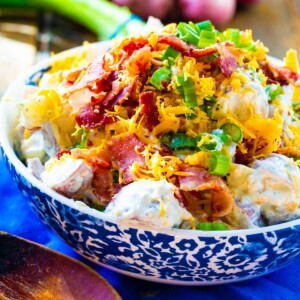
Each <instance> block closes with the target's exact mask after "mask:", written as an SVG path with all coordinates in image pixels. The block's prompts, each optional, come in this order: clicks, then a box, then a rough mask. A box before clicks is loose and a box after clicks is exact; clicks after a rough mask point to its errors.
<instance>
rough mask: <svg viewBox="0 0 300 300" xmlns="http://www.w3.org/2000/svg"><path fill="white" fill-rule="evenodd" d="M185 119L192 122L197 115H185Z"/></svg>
mask: <svg viewBox="0 0 300 300" xmlns="http://www.w3.org/2000/svg"><path fill="white" fill-rule="evenodd" d="M185 117H186V118H187V119H188V120H194V119H196V118H197V115H196V114H195V113H189V114H185Z"/></svg>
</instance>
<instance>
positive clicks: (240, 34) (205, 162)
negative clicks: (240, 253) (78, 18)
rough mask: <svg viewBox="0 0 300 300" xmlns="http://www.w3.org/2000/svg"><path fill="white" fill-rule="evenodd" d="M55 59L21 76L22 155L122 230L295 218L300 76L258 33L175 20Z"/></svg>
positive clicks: (39, 173) (52, 184)
mask: <svg viewBox="0 0 300 300" xmlns="http://www.w3.org/2000/svg"><path fill="white" fill-rule="evenodd" d="M97 49H100V48H99V47H98V46H97V45H96V46H93V45H88V44H87V45H84V46H82V47H81V48H80V49H75V50H72V51H68V52H66V53H62V54H59V55H56V56H54V57H53V58H52V59H51V63H50V65H49V66H48V67H46V68H44V69H42V70H39V71H38V72H37V73H35V74H32V76H30V77H29V78H28V79H27V83H26V86H25V87H24V91H23V96H22V98H21V99H19V102H18V107H19V112H20V113H19V116H18V120H17V124H16V128H15V132H16V136H17V145H16V149H17V152H18V154H19V157H20V159H21V160H22V161H23V162H24V164H26V166H27V167H28V169H29V171H30V172H31V173H32V174H33V176H35V177H36V178H38V179H39V180H40V181H42V182H43V183H44V184H45V185H46V186H48V187H49V188H51V189H53V190H55V191H56V192H57V193H59V194H61V195H63V196H65V197H68V198H70V199H73V200H76V201H82V202H84V203H85V204H86V205H88V206H90V207H91V208H93V209H96V210H100V211H101V212H102V213H104V214H107V215H108V216H109V217H110V218H111V219H112V220H115V221H117V222H124V223H129V224H130V223H132V224H140V225H143V226H149V227H155V228H184V229H191V230H231V229H247V228H256V227H264V226H269V225H275V224H279V223H282V222H287V221H291V220H294V219H297V218H299V216H300V210H299V205H300V194H299V193H300V190H299V188H300V187H299V184H300V170H299V164H300V163H299V162H300V135H299V134H300V80H299V75H298V62H297V53H296V52H295V51H294V50H289V51H288V52H287V54H286V57H285V58H284V60H283V61H279V60H276V59H271V58H270V57H268V56H267V53H268V49H267V48H266V47H265V46H264V45H263V43H262V42H261V41H256V40H254V39H253V37H252V32H251V30H245V31H241V30H239V29H236V28H228V29H226V30H224V31H218V30H217V29H216V28H215V27H214V26H213V24H212V23H211V22H210V21H203V22H200V23H192V22H189V23H185V22H180V23H179V24H169V25H166V26H161V27H160V26H156V27H155V29H153V30H152V29H149V28H147V30H144V32H143V33H141V34H136V35H134V36H128V37H126V38H116V39H115V40H113V41H112V42H111V44H110V46H109V48H108V49H107V51H103V50H101V51H100V50H97Z"/></svg>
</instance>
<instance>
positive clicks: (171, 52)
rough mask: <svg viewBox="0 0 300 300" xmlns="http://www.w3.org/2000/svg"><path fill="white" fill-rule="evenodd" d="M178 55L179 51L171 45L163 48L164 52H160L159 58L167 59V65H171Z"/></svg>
mask: <svg viewBox="0 0 300 300" xmlns="http://www.w3.org/2000/svg"><path fill="white" fill-rule="evenodd" d="M178 55H179V52H178V51H177V50H175V49H174V48H173V47H171V46H168V47H167V49H166V50H165V52H164V53H163V54H162V57H161V59H162V60H166V59H167V60H168V65H169V67H171V66H172V65H173V63H174V61H175V59H176V58H177V56H178Z"/></svg>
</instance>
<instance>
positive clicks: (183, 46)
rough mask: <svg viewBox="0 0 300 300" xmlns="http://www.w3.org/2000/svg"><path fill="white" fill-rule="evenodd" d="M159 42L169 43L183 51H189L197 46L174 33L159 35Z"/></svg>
mask: <svg viewBox="0 0 300 300" xmlns="http://www.w3.org/2000/svg"><path fill="white" fill-rule="evenodd" d="M158 42H159V43H163V44H167V45H169V46H171V47H173V48H174V49H176V50H177V51H179V52H181V53H185V52H189V51H190V50H191V49H193V48H195V46H192V45H191V44H188V43H186V42H184V41H183V40H181V39H180V38H178V37H176V36H174V35H160V36H159V37H158Z"/></svg>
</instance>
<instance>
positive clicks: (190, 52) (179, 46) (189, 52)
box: [158, 35, 233, 58]
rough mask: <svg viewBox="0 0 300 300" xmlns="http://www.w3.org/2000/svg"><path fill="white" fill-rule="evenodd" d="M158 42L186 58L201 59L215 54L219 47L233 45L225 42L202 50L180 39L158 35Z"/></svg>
mask: <svg viewBox="0 0 300 300" xmlns="http://www.w3.org/2000/svg"><path fill="white" fill-rule="evenodd" d="M158 42H159V43H163V44H167V45H169V46H171V47H173V48H174V49H176V50H177V51H179V52H181V53H182V54H183V55H186V56H192V57H195V58H199V57H203V56H206V55H211V54H214V53H216V52H219V50H220V47H222V48H223V47H229V46H233V43H232V42H230V41H226V42H224V43H219V44H215V45H212V46H209V47H206V48H203V49H200V48H197V47H196V46H194V45H192V44H189V43H187V42H184V41H183V40H181V39H180V38H178V37H176V36H174V35H160V36H159V37H158Z"/></svg>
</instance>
